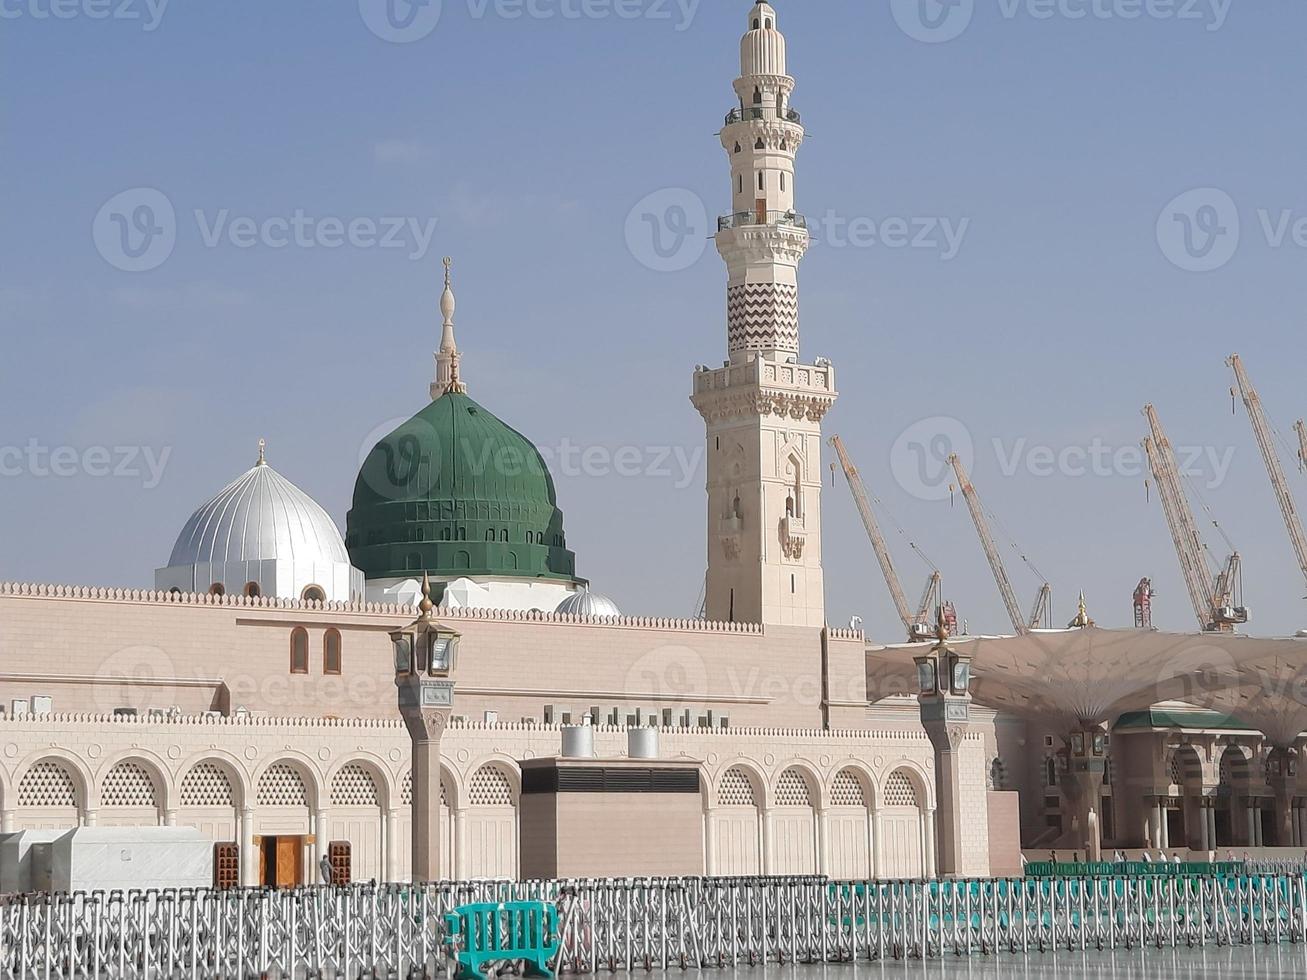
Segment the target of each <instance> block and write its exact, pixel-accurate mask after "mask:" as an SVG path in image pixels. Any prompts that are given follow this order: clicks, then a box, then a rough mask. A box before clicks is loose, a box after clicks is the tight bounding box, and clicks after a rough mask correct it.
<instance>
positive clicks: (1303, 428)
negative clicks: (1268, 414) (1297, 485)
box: [1293, 419, 1307, 470]
mask: <svg viewBox="0 0 1307 980" xmlns="http://www.w3.org/2000/svg"><path fill="white" fill-rule="evenodd" d="M1293 428H1294V431H1295V432H1297V433H1298V469H1300V470H1302V469H1307V422H1304V421H1303V420H1302V419H1299V420H1298V421H1297V422H1295V423H1293Z"/></svg>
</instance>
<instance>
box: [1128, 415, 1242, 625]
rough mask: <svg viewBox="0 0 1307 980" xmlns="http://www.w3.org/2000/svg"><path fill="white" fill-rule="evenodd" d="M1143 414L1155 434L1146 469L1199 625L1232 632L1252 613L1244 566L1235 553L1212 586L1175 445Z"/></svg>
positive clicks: (1157, 421) (1154, 419)
mask: <svg viewBox="0 0 1307 980" xmlns="http://www.w3.org/2000/svg"><path fill="white" fill-rule="evenodd" d="M1144 415H1146V416H1147V417H1148V426H1149V429H1150V430H1151V433H1152V434H1151V436H1149V437H1148V438H1146V439H1144V451H1145V452H1146V453H1147V454H1148V465H1149V467H1150V469H1151V470H1152V473H1153V476H1154V478H1155V479H1156V480H1157V492H1158V496H1159V497H1161V498H1162V510H1163V511H1164V512H1165V514H1166V525H1167V527H1168V528H1169V529H1170V531H1171V539H1172V541H1173V542H1174V543H1175V553H1176V557H1177V558H1179V560H1180V571H1181V572H1182V573H1183V576H1184V581H1185V587H1186V588H1187V589H1188V591H1189V598H1190V601H1192V602H1193V606H1194V612H1195V614H1197V616H1198V624H1199V626H1200V628H1201V629H1202V630H1203V632H1206V633H1217V632H1220V633H1229V632H1233V631H1234V628H1235V626H1237V625H1240V624H1242V623H1246V622H1248V610H1247V608H1246V607H1244V606H1243V605H1242V603H1241V602H1240V599H1239V594H1238V593H1239V591H1240V585H1239V582H1240V567H1241V564H1240V558H1239V553H1238V552H1237V551H1235V552H1234V553H1233V554H1231V555H1230V557H1229V558H1228V559H1226V562H1225V565H1224V567H1223V568H1222V569H1221V570H1220V571H1219V572H1218V573H1217V575H1216V578H1215V580H1214V581H1211V582H1209V579H1208V576H1209V575H1210V574H1211V570H1210V567H1209V565H1208V561H1207V555H1208V552H1207V549H1206V547H1205V546H1204V544H1203V538H1202V535H1201V534H1199V533H1198V525H1197V524H1196V523H1194V514H1193V510H1191V509H1190V507H1189V499H1188V498H1187V497H1186V496H1185V492H1184V486H1183V485H1182V483H1181V481H1180V472H1179V470H1177V469H1176V465H1175V452H1174V450H1173V449H1172V448H1171V440H1170V439H1168V438H1167V436H1166V432H1165V430H1163V428H1162V422H1161V420H1160V419H1159V418H1158V417H1157V409H1155V408H1154V407H1153V406H1152V405H1145V406H1144Z"/></svg>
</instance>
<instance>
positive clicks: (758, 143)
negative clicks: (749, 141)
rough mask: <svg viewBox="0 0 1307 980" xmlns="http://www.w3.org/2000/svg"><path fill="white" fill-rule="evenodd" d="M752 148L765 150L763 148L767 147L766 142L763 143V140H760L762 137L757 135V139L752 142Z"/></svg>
mask: <svg viewBox="0 0 1307 980" xmlns="http://www.w3.org/2000/svg"><path fill="white" fill-rule="evenodd" d="M753 148H754V149H755V150H765V149H767V144H766V143H764V142H763V141H762V137H761V136H759V137H758V139H757V141H756V142H755V143H754V144H753Z"/></svg>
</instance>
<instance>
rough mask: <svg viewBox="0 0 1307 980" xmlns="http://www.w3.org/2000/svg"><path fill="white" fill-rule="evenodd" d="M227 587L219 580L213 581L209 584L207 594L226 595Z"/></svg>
mask: <svg viewBox="0 0 1307 980" xmlns="http://www.w3.org/2000/svg"><path fill="white" fill-rule="evenodd" d="M226 594H227V587H226V586H225V585H223V584H222V583H221V582H214V583H213V584H212V585H211V586H209V595H226Z"/></svg>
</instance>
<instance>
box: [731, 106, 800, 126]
mask: <svg viewBox="0 0 1307 980" xmlns="http://www.w3.org/2000/svg"><path fill="white" fill-rule="evenodd" d="M754 119H781V120H783V121H785V122H792V123H798V124H802V122H803V117H801V116H800V115H799V114H798V113H797V112H796V111H795V110H793V109H777V108H776V107H775V106H760V105H753V106H749V107H748V108H735V109H732V110H731V111H730V112H728V113H726V125H728V126H729V125H731V124H732V123H737V122H744V121H745V120H754Z"/></svg>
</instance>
